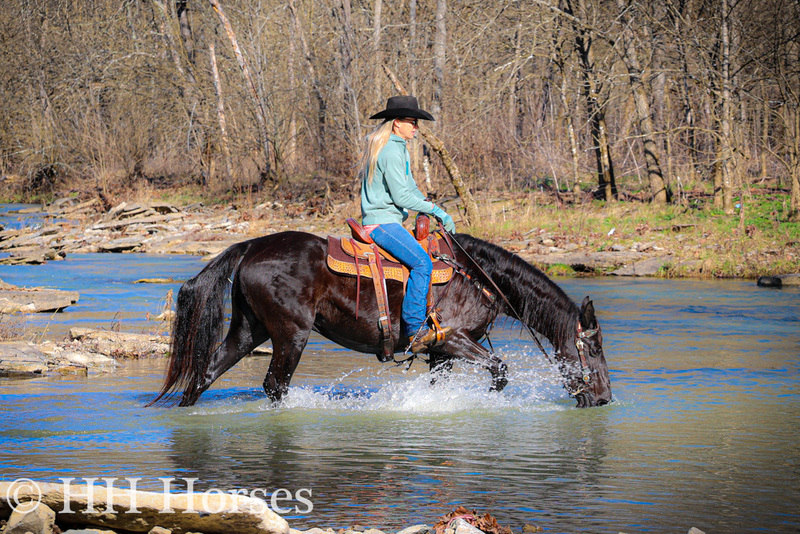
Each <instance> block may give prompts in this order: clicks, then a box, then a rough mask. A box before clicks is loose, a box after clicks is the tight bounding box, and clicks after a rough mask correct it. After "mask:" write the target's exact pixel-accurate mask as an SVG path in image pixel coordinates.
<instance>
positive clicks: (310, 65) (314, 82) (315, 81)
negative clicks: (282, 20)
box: [288, 0, 327, 164]
mask: <svg viewBox="0 0 800 534" xmlns="http://www.w3.org/2000/svg"><path fill="white" fill-rule="evenodd" d="M288 5H289V14H290V16H291V18H292V29H291V35H292V40H295V39H296V40H299V41H300V50H301V51H302V53H303V60H304V62H305V65H306V69H307V70H308V78H309V79H310V80H311V92H312V94H313V96H314V99H315V100H316V103H317V121H316V124H317V131H316V142H317V149H316V150H315V151H314V153H315V157H317V158H322V154H323V143H324V142H325V141H324V139H325V115H326V113H327V111H326V107H327V105H326V103H325V99H324V97H323V96H322V90H321V88H320V85H321V84H320V81H319V77H318V76H317V72H316V69H315V68H314V58H313V57H312V55H311V50H310V48H309V46H308V41H307V40H306V33H305V31H304V30H303V25H302V24H301V23H300V18H299V17H298V16H297V11H296V10H295V7H294V0H289V4H288ZM318 164H321V161H319V160H318Z"/></svg>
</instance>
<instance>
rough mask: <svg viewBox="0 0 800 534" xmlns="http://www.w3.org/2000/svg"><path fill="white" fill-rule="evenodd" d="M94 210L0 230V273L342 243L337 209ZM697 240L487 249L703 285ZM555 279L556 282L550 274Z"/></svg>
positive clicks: (605, 239) (671, 231) (524, 243)
mask: <svg viewBox="0 0 800 534" xmlns="http://www.w3.org/2000/svg"><path fill="white" fill-rule="evenodd" d="M97 209H98V203H97V202H96V201H90V202H84V203H79V202H78V201H77V200H70V199H65V200H62V201H58V202H55V203H53V204H52V205H50V206H47V207H45V208H43V211H42V212H40V213H38V215H39V216H41V215H42V214H44V215H46V216H47V217H48V218H49V219H48V220H49V221H50V222H48V223H45V224H43V225H42V226H40V227H37V228H24V229H8V230H0V264H1V263H6V264H20V263H22V264H36V263H43V262H46V261H58V260H60V259H63V258H64V257H66V255H67V254H77V253H87V252H108V253H122V252H146V253H156V254H195V255H214V254H217V253H219V252H221V251H222V250H224V249H225V248H227V247H228V246H230V245H231V244H233V243H236V242H239V241H242V240H244V239H248V238H250V237H255V236H258V235H264V234H268V233H273V232H278V231H281V230H302V231H309V232H312V233H317V234H318V235H325V234H338V235H342V234H345V233H347V229H346V225H345V223H344V220H343V219H344V215H342V213H345V212H347V211H348V210H347V206H346V205H340V206H337V207H336V209H334V210H332V211H333V212H334V213H335V215H328V216H326V217H322V216H319V214H314V215H309V214H304V213H303V212H302V209H300V208H299V207H297V206H285V205H282V204H279V203H267V204H262V205H259V206H256V207H255V208H253V209H249V210H237V209H235V208H233V207H217V208H209V207H206V206H203V205H202V204H193V205H189V206H185V207H177V206H175V205H172V204H169V203H163V202H150V203H132V202H123V203H121V204H119V205H117V206H115V207H113V208H111V209H109V210H108V211H106V212H103V213H98V212H97ZM26 212H27V213H30V212H31V210H26ZM291 214H294V216H290V215H291ZM20 215H22V216H24V215H25V213H20ZM698 230H699V229H698V228H697V227H696V225H693V224H689V225H687V224H673V225H671V226H669V227H667V228H660V229H659V228H649V227H648V226H647V225H639V226H637V228H636V232H634V233H633V234H632V235H622V232H616V233H615V232H614V229H612V230H611V231H610V232H607V233H606V234H597V233H591V232H589V233H586V234H585V235H583V236H581V237H576V236H574V235H569V234H568V233H567V232H562V233H557V232H554V231H552V230H546V229H544V228H532V229H528V230H526V231H525V232H524V233H516V232H515V233H513V234H512V235H511V236H509V237H506V238H501V237H496V238H489V239H490V240H491V241H493V242H495V243H496V244H498V245H500V246H502V247H504V248H506V249H508V250H510V251H512V252H515V253H517V254H519V255H520V256H521V257H522V258H524V259H525V260H526V261H529V262H531V263H533V264H534V265H537V266H539V267H541V268H542V269H545V270H547V269H551V268H553V267H560V268H562V270H564V271H565V272H563V273H562V274H568V273H578V274H582V275H614V276H655V275H660V274H661V273H664V272H665V271H669V273H670V275H681V274H682V273H687V274H692V273H694V274H700V275H702V274H704V273H706V274H710V275H713V270H714V268H715V262H713V261H709V258H708V256H707V253H709V252H710V253H713V252H714V251H715V250H717V249H719V250H720V251H723V249H724V248H725V244H724V243H708V242H706V240H705V238H704V237H703V235H704V234H703V233H702V232H701V233H700V236H699V237H697V236H695V234H697V233H698ZM693 236H694V237H693ZM747 256H748V257H750V256H752V257H756V256H757V257H759V258H761V259H760V260H758V261H762V262H764V261H766V262H768V261H769V258H771V257H773V258H782V260H785V261H788V262H789V264H790V265H791V264H798V262H799V261H800V248H798V244H797V243H793V242H789V243H783V244H781V243H774V244H773V246H772V248H769V249H765V250H763V251H758V250H751V251H749V252H748V254H747ZM741 259H742V261H745V260H748V258H741ZM555 272H556V274H558V273H559V271H558V268H556V269H555ZM783 285H788V284H786V283H784V284H783Z"/></svg>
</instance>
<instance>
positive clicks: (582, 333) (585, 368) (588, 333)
mask: <svg viewBox="0 0 800 534" xmlns="http://www.w3.org/2000/svg"><path fill="white" fill-rule="evenodd" d="M439 227H440V229H441V232H442V235H443V236H444V239H445V241H446V242H447V245H448V246H449V247H450V250H451V251H452V250H455V249H454V248H453V242H455V243H456V244H457V245H458V248H459V249H460V250H461V252H463V253H464V255H465V256H466V257H467V258H469V261H471V262H472V264H473V265H474V266H475V267H476V268H477V269H478V271H479V272H480V273H481V274H482V275H483V276H484V277H485V278H486V280H488V281H489V283H490V284H491V286H492V287H493V288H494V290H495V291H496V292H497V294H498V295H500V297H501V298H502V299H503V302H505V304H506V306H508V309H509V310H510V311H511V312H512V314H513V317H514V318H515V319H517V320H518V321H519V322H520V323H522V324H523V325H525V328H527V330H528V333H529V334H530V336H531V338H532V339H533V340H534V341H535V342H536V345H537V346H538V347H539V350H541V351H542V354H544V357H545V358H546V359H547V361H548V362H549V363H550V364H551V365H552V364H553V360H552V359H551V358H550V355H549V354H547V351H546V350H545V348H544V346H543V345H542V343H541V342H540V341H539V338H538V337H537V336H536V333H535V332H534V331H533V328H531V327H530V325H528V323H526V322H525V321H523V320H522V316H521V315H520V314H519V313H518V312H517V310H516V309H514V306H512V305H511V302H509V301H508V298H507V297H506V295H505V293H503V291H502V290H501V289H500V288H499V287H498V286H497V284H496V283H495V281H494V280H493V279H492V277H491V276H489V273H487V272H486V271H485V270H484V269H483V267H481V266H480V265H479V264H478V262H477V261H475V259H474V258H473V257H472V256H471V255H470V254H469V253H468V252H467V251H466V250H464V247H462V246H461V243H459V242H458V240H456V239H452V236H451V235H450V233H449V232H448V231H447V230H445V229H444V225H443V224H442V223H441V221H439ZM438 259H440V260H442V261H443V262H445V263H448V264H450V265H451V266H453V267H454V268H456V270H457V271H458V272H459V273H460V274H464V273H463V269H462V268H461V266H460V265H459V264H458V263H457V262H456V261H455V259H454V258H450V257H449V256H447V255H446V254H445V255H441V254H440V256H439V258H438ZM466 276H467V278H468V279H470V280H471V277H470V276H469V275H466ZM476 282H477V281H476ZM484 291H485V290H484ZM597 332H598V330H596V329H594V330H583V327H582V326H581V322H580V320H578V332H577V339H576V341H575V346H576V347H577V349H578V357H579V358H580V365H581V379H582V380H583V384H582V385H581V386H580V387H578V388H576V389H574V390H573V389H570V387H569V385H568V384H566V383H565V384H564V387H565V388H566V390H567V393H569V395H570V396H571V397H575V396H576V395H579V394H581V393H583V392H584V391H586V389H587V388H588V387H589V385H590V384H591V376H590V374H589V365H588V363H587V362H586V343H585V342H584V341H583V340H584V339H586V338H589V337H592V336H594V335H596V334H597Z"/></svg>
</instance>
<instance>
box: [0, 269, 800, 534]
mask: <svg viewBox="0 0 800 534" xmlns="http://www.w3.org/2000/svg"><path fill="white" fill-rule="evenodd" d="M202 265H203V262H202V260H200V259H198V258H190V257H174V256H167V257H164V256H141V255H91V254H90V255H76V256H72V257H69V258H68V259H67V260H65V261H63V262H53V263H49V264H47V265H42V266H35V267H30V266H26V267H9V266H0V279H3V280H5V281H6V282H10V283H14V284H17V285H48V286H52V287H60V288H63V289H78V290H79V291H81V300H80V302H79V303H78V304H77V305H76V306H73V307H71V308H69V309H68V310H67V311H65V312H63V313H60V314H54V315H46V316H41V317H39V316H32V317H31V318H30V319H29V322H28V325H27V328H29V329H31V330H32V331H44V337H52V336H58V335H61V334H62V333H65V332H66V331H67V329H68V328H69V327H70V326H94V327H100V328H114V327H117V326H119V327H120V328H121V329H122V330H127V331H139V330H141V331H148V330H149V329H153V328H155V325H154V324H153V322H152V321H148V320H147V319H146V314H148V313H150V314H155V313H158V311H159V309H160V307H161V304H162V303H163V299H164V297H165V294H166V293H167V291H169V290H170V289H176V288H177V287H178V285H179V284H177V283H175V284H166V285H161V284H158V285H154V284H133V283H132V282H133V281H135V280H136V279H139V278H145V277H173V278H175V279H183V278H186V277H188V276H191V275H192V274H194V273H195V272H196V271H198V270H199V269H200V268H201V267H202ZM559 283H560V284H561V285H562V287H564V288H565V290H566V291H567V292H568V293H569V294H570V295H571V296H572V297H573V298H574V299H575V300H578V301H579V300H580V299H582V298H583V296H584V295H586V294H589V295H591V296H592V298H593V299H594V301H595V306H596V308H597V312H598V316H599V317H600V320H601V322H602V324H603V328H604V339H605V344H606V357H607V359H608V364H609V368H610V369H611V379H612V386H613V389H614V396H615V402H613V403H612V404H610V405H608V406H604V407H601V408H594V409H586V410H578V409H575V408H574V407H573V406H574V403H573V402H572V401H571V400H570V399H569V398H568V397H567V396H566V394H565V393H564V391H563V389H561V388H560V387H559V385H558V379H557V373H556V371H554V370H553V369H552V368H551V367H550V366H549V365H548V364H547V362H546V361H545V359H544V358H543V357H542V356H541V355H539V354H537V351H536V350H535V349H534V346H533V344H532V343H530V342H529V341H527V340H526V338H525V334H523V332H522V330H521V329H520V328H519V325H518V324H515V323H514V322H512V321H506V322H503V323H501V324H499V325H498V326H497V327H496V329H495V331H494V335H493V343H494V346H495V349H496V350H497V352H499V353H500V354H501V355H502V356H503V357H504V358H505V360H506V361H507V363H508V364H509V370H510V384H509V386H508V387H507V388H506V390H504V391H503V392H502V393H499V394H497V393H489V392H488V391H487V389H488V385H489V376H488V374H486V373H485V372H480V371H477V370H475V369H473V368H471V367H469V366H457V367H456V369H455V374H454V376H453V378H452V379H450V380H448V381H440V382H437V383H436V385H435V386H431V384H430V380H429V377H428V376H427V374H426V373H425V372H424V371H425V369H424V367H423V366H422V365H421V364H415V365H414V366H412V367H411V369H410V370H408V371H406V370H405V369H402V368H392V367H390V366H388V365H386V364H380V363H378V361H377V360H376V359H375V357H374V356H368V355H361V354H355V353H352V352H350V351H347V350H344V349H342V348H339V347H337V346H336V345H333V344H331V343H330V342H328V341H326V340H324V339H322V338H320V337H316V336H315V337H312V339H311V342H310V343H309V346H308V348H307V350H306V352H305V354H304V357H303V360H302V361H301V363H300V367H299V369H298V372H297V374H296V375H295V379H294V381H293V383H292V387H291V389H290V391H289V394H288V395H287V397H286V400H285V402H284V403H283V404H281V405H280V406H278V407H274V406H271V405H270V404H269V403H268V402H267V401H266V400H265V398H264V395H263V392H262V391H261V389H260V384H261V381H262V380H263V377H264V374H265V372H266V369H267V366H268V358H265V357H251V358H247V359H245V360H243V361H242V362H240V364H238V365H237V366H236V367H234V368H233V369H232V370H231V371H229V372H228V373H227V374H226V375H224V376H223V378H222V379H220V380H219V381H218V382H217V383H216V384H215V386H214V388H213V389H212V390H211V391H209V392H207V393H206V394H205V395H204V396H203V397H202V399H201V402H200V403H199V404H198V405H197V406H194V407H191V408H174V409H165V408H157V409H156V408H144V407H143V405H144V404H145V403H146V402H147V401H148V400H150V399H151V398H152V397H153V395H154V394H155V392H156V391H157V389H158V387H159V385H160V380H161V376H162V373H163V365H164V362H163V361H138V362H128V363H126V364H125V365H124V366H123V367H122V368H121V369H120V370H119V371H118V372H116V373H115V374H111V375H90V376H89V377H88V378H74V377H67V378H57V377H47V378H41V379H35V380H25V381H21V380H15V381H10V380H2V379H0V414H2V415H0V479H5V480H13V479H16V478H20V477H30V478H33V479H41V480H48V481H53V482H57V481H58V478H59V477H73V478H76V479H78V481H80V480H81V479H86V478H91V477H117V478H119V481H117V482H116V486H117V487H128V482H126V479H131V478H138V479H141V480H139V481H138V482H137V483H136V484H137V487H138V488H140V489H149V490H159V489H161V488H162V487H163V485H164V482H163V481H162V480H160V479H167V480H168V478H169V477H174V478H175V479H176V480H175V481H174V482H170V489H172V490H184V489H186V488H187V484H188V483H189V482H187V480H188V479H197V480H196V481H194V482H192V484H193V486H194V490H195V491H208V490H211V489H212V488H213V489H218V490H221V491H234V490H235V491H240V492H246V493H250V494H255V495H264V494H266V495H267V496H269V495H270V494H272V493H276V492H277V493H276V495H278V496H279V497H281V499H280V500H278V501H277V503H278V505H279V506H280V507H282V508H283V509H284V510H286V512H285V514H284V516H285V517H287V519H288V520H289V522H290V525H291V526H293V527H295V528H301V529H303V528H310V527H312V526H321V527H334V528H340V527H347V526H351V525H354V524H361V525H364V526H374V527H378V528H382V529H385V530H387V531H393V530H397V529H399V528H401V527H404V526H408V525H411V524H415V523H421V522H422V523H428V524H432V523H433V522H435V520H436V518H437V517H438V516H439V515H442V514H444V513H447V512H449V511H451V510H452V509H454V508H455V507H456V506H458V505H464V506H467V507H468V508H475V509H477V510H478V511H480V512H490V513H492V514H493V515H495V516H496V517H497V519H498V521H499V522H500V523H501V524H502V525H508V526H511V527H512V528H513V529H514V530H515V532H520V531H521V529H522V526H523V525H524V524H535V525H538V526H541V527H543V528H544V529H545V531H546V532H611V533H616V532H619V531H623V532H666V531H670V532H685V531H686V530H688V529H689V527H691V526H696V527H698V528H701V529H702V530H704V531H706V532H753V531H764V532H797V531H798V529H800V488H799V487H798V481H800V440H798V429H800V291H798V290H796V289H784V290H770V289H761V288H757V287H756V286H755V284H754V283H753V282H752V281H686V280H680V281H666V280H632V279H605V278H604V279H577V280H561V281H559ZM168 482H169V481H168ZM278 490H282V491H278Z"/></svg>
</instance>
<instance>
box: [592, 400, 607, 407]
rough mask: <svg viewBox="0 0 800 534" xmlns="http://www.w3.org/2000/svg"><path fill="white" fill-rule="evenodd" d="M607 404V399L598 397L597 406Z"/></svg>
mask: <svg viewBox="0 0 800 534" xmlns="http://www.w3.org/2000/svg"><path fill="white" fill-rule="evenodd" d="M606 404H608V400H607V399H597V404H596V405H595V406H605V405H606Z"/></svg>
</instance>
